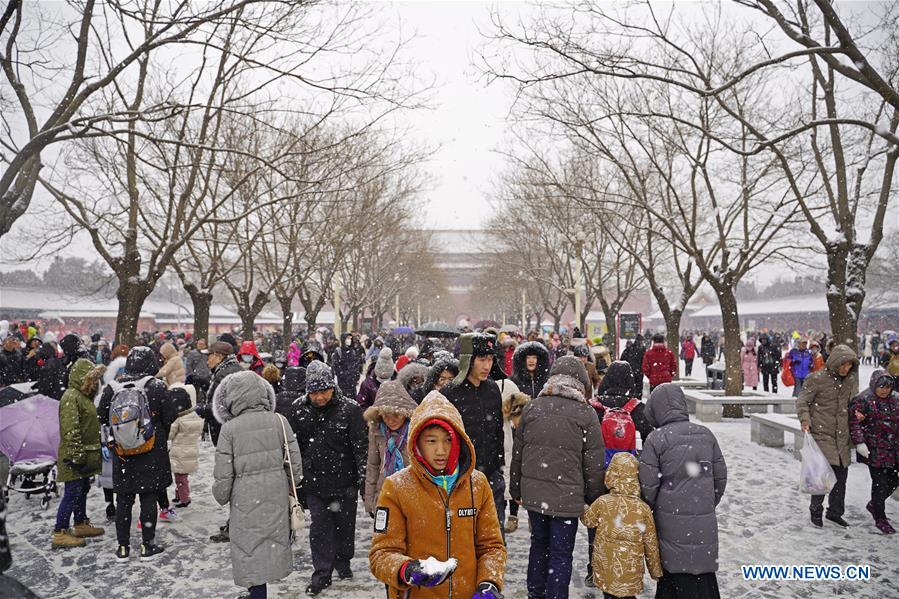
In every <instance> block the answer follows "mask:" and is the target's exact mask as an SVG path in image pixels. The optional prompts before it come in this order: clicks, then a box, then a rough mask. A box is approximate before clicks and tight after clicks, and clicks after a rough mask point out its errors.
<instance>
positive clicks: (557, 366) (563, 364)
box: [549, 356, 590, 387]
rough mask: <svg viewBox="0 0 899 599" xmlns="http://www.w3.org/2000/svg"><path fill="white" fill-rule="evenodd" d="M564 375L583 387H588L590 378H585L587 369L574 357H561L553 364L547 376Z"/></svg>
mask: <svg viewBox="0 0 899 599" xmlns="http://www.w3.org/2000/svg"><path fill="white" fill-rule="evenodd" d="M557 374H564V375H566V376H570V377H572V378H575V379H577V380H578V381H580V382H581V384H582V385H583V386H584V387H589V386H590V377H589V376H587V368H586V367H585V366H584V365H583V364H581V361H580V360H578V359H577V358H575V357H574V356H562V357H561V358H558V359H557V360H556V361H555V362H554V363H553V367H552V369H551V370H550V371H549V376H551V377H552V376H555V375H557Z"/></svg>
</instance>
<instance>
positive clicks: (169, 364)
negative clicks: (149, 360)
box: [156, 343, 187, 387]
mask: <svg viewBox="0 0 899 599" xmlns="http://www.w3.org/2000/svg"><path fill="white" fill-rule="evenodd" d="M159 353H160V354H162V357H163V359H165V364H163V365H162V368H160V369H159V372H157V373H156V378H159V379H162V380H164V381H165V384H166V385H168V386H169V387H171V386H172V385H174V384H176V383H181V384H182V385H183V384H184V377H185V376H187V372H186V371H185V370H184V362H183V361H182V360H181V356H179V355H178V350H177V349H175V346H174V345H172V344H171V343H164V344H163V345H162V347H160V348H159Z"/></svg>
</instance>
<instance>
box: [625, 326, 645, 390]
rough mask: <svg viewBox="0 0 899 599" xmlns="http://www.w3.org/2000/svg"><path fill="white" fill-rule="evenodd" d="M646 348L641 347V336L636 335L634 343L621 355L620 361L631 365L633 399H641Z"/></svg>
mask: <svg viewBox="0 0 899 599" xmlns="http://www.w3.org/2000/svg"><path fill="white" fill-rule="evenodd" d="M645 353H646V347H645V346H644V345H643V335H640V334H638V335H637V336H636V338H634V343H633V344H632V345H631V346H630V347H628V348H626V349H625V350H624V351H623V352H622V353H621V359H622V360H624V361H625V362H627V363H628V364H630V365H631V374H633V375H634V389H633V391H632V394H633V395H634V397H643V354H645Z"/></svg>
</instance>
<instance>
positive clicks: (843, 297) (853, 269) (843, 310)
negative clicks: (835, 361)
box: [826, 243, 868, 353]
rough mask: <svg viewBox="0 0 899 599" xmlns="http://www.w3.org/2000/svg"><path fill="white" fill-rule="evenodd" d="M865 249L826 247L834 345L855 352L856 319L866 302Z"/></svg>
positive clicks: (829, 306) (856, 346)
mask: <svg viewBox="0 0 899 599" xmlns="http://www.w3.org/2000/svg"><path fill="white" fill-rule="evenodd" d="M867 266H868V261H867V259H866V257H865V246H863V245H857V246H855V247H854V248H853V249H852V251H851V252H850V250H849V247H848V244H846V243H843V244H839V245H836V244H834V245H831V246H830V247H828V248H827V293H826V297H827V307H828V311H829V312H830V331H831V335H832V336H833V339H834V342H835V343H837V344H843V345H848V346H849V347H851V348H852V350H853V351H855V352H856V353H858V319H859V317H860V316H861V311H862V305H863V304H864V301H865V272H866V270H867Z"/></svg>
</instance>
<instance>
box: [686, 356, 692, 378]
mask: <svg viewBox="0 0 899 599" xmlns="http://www.w3.org/2000/svg"><path fill="white" fill-rule="evenodd" d="M692 374H693V360H687V359H686V358H684V376H690V375H692Z"/></svg>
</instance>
